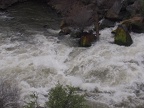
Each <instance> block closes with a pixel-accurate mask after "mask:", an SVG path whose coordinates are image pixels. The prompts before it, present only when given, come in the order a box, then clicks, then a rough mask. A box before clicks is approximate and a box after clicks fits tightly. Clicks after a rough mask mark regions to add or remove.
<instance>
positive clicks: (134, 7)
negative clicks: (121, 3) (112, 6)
mask: <svg viewBox="0 0 144 108" xmlns="http://www.w3.org/2000/svg"><path fill="white" fill-rule="evenodd" d="M142 2H143V1H142V0H135V2H134V3H133V4H131V5H129V6H127V8H126V10H127V11H128V12H129V13H130V14H131V16H134V15H136V14H140V13H142V8H143V6H142V4H143V3H142Z"/></svg>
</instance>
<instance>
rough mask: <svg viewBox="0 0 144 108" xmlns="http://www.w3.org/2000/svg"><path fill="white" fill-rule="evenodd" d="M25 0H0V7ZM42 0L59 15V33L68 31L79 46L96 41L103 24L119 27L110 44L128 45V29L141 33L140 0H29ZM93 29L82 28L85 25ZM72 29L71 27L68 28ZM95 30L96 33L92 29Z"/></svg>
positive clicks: (143, 29) (142, 5) (143, 7)
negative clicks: (61, 17) (60, 21)
mask: <svg viewBox="0 0 144 108" xmlns="http://www.w3.org/2000/svg"><path fill="white" fill-rule="evenodd" d="M24 1H28V0H0V9H6V8H8V7H9V6H11V5H12V4H14V3H17V2H24ZM33 1H45V2H46V3H47V4H48V5H49V6H51V7H52V8H54V9H55V10H57V12H58V13H60V14H62V16H63V21H62V23H61V25H60V29H61V31H60V33H59V35H60V36H62V35H67V34H71V36H73V37H76V38H79V44H80V46H83V47H86V46H91V44H92V43H93V42H94V41H96V40H98V39H99V37H98V35H99V33H98V31H99V30H101V29H104V28H106V27H114V26H115V24H116V22H118V23H119V26H118V28H117V29H116V30H114V31H112V33H114V35H115V36H114V43H115V44H118V45H125V46H130V45H131V44H132V43H133V40H132V38H131V36H130V32H136V33H144V0H33ZM92 24H93V25H94V26H95V28H94V29H92V30H91V32H86V31H84V30H85V28H86V27H87V26H89V25H92ZM71 28H72V29H71ZM95 31H96V34H94V32H95Z"/></svg>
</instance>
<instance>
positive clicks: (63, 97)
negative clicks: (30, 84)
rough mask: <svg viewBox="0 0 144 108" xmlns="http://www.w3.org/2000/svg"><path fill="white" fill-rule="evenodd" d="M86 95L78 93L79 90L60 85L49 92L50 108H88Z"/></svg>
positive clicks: (47, 104) (48, 105)
mask: <svg viewBox="0 0 144 108" xmlns="http://www.w3.org/2000/svg"><path fill="white" fill-rule="evenodd" d="M85 101H86V100H85V98H84V95H79V94H78V93H77V88H74V87H70V86H66V87H63V86H62V85H60V84H58V85H57V86H56V87H55V88H53V89H51V91H50V92H49V101H48V102H47V103H46V106H47V107H48V108H88V106H87V105H86V104H85Z"/></svg>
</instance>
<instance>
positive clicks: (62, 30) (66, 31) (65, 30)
mask: <svg viewBox="0 0 144 108" xmlns="http://www.w3.org/2000/svg"><path fill="white" fill-rule="evenodd" d="M70 33H71V30H70V29H69V28H68V27H64V28H63V29H61V31H60V32H59V36H61V35H67V34H70Z"/></svg>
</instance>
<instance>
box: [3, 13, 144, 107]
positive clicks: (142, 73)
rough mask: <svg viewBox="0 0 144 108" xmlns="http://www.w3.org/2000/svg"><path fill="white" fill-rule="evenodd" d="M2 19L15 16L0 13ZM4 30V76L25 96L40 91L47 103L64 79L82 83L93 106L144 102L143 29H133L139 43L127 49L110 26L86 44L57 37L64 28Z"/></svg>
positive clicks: (79, 85) (135, 39)
mask: <svg viewBox="0 0 144 108" xmlns="http://www.w3.org/2000/svg"><path fill="white" fill-rule="evenodd" d="M0 19H1V21H2V20H11V19H12V17H8V16H6V15H5V14H4V13H0ZM0 28H1V30H0V77H2V78H7V77H8V78H11V79H13V80H16V81H17V82H18V86H19V88H20V90H21V100H26V99H27V96H29V95H30V94H32V93H33V92H37V93H38V95H39V103H40V104H41V105H43V104H44V102H45V101H47V98H46V97H45V95H47V93H48V92H49V90H50V89H51V88H53V87H55V85H56V84H57V83H58V82H59V83H60V84H63V85H71V86H74V87H79V88H80V89H81V90H83V91H85V92H86V94H87V95H86V97H87V99H88V100H90V101H92V102H93V104H99V103H101V104H102V106H103V107H102V106H101V107H100V108H108V107H109V108H117V107H120V108H122V107H123V108H136V107H139V106H143V105H144V50H143V48H144V34H143V33H141V34H136V33H131V36H132V39H133V41H134V43H133V44H132V45H131V46H130V47H125V46H118V45H115V44H112V43H111V42H113V40H114V39H113V35H112V34H111V31H112V30H113V29H114V28H106V29H104V30H101V31H100V34H101V35H100V41H98V42H96V43H94V44H93V45H92V46H91V47H89V48H82V47H77V46H76V45H75V43H73V44H74V45H72V42H76V41H73V39H72V38H71V37H70V36H69V35H67V36H64V37H63V38H62V39H61V38H60V37H59V36H57V33H58V32H59V30H54V29H46V30H45V31H35V30H32V29H28V30H26V31H25V32H28V33H25V32H24V31H22V32H21V31H20V32H19V31H12V30H11V28H9V27H7V26H6V27H5V28H3V27H2V26H0ZM2 29H4V31H3V30H2ZM93 108H95V107H93ZM141 108H142V107H141Z"/></svg>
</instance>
